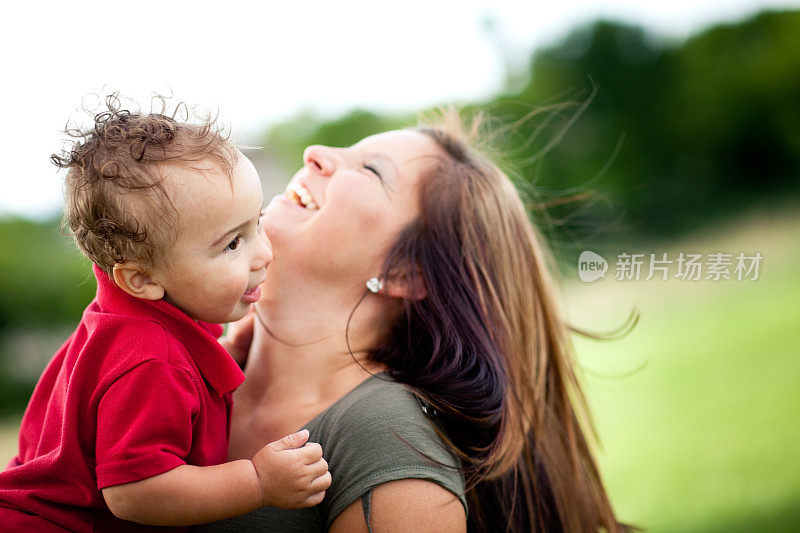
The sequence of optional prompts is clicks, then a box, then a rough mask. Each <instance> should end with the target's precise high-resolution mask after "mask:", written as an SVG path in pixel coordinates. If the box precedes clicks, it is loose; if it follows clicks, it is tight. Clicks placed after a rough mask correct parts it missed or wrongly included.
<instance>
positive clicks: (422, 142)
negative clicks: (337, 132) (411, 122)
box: [355, 130, 439, 164]
mask: <svg viewBox="0 0 800 533" xmlns="http://www.w3.org/2000/svg"><path fill="white" fill-rule="evenodd" d="M355 146H357V147H358V148H361V149H363V150H365V151H375V152H381V153H382V154H383V155H385V156H386V157H388V158H390V159H392V160H393V161H394V162H395V163H398V164H400V163H405V162H407V161H408V160H411V159H416V158H418V157H420V156H433V155H439V148H438V146H437V145H436V142H435V141H434V140H433V139H431V138H430V137H428V136H427V135H425V134H424V133H420V132H418V131H414V130H392V131H386V132H383V133H377V134H375V135H370V136H369V137H365V138H363V139H362V140H361V141H359V142H358V143H357V144H356V145H355Z"/></svg>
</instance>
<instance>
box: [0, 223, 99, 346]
mask: <svg viewBox="0 0 800 533" xmlns="http://www.w3.org/2000/svg"><path fill="white" fill-rule="evenodd" d="M0 272H2V273H3V282H2V285H0V333H1V332H2V331H3V330H4V329H6V328H9V327H11V326H21V325H25V326H32V325H49V324H54V323H63V322H76V323H77V321H78V320H79V319H80V316H81V313H82V312H83V308H84V307H85V306H86V305H87V304H88V303H89V301H91V299H92V298H93V297H94V292H95V284H94V278H93V277H92V274H91V269H90V268H89V261H88V260H86V259H85V258H83V257H82V256H81V255H80V254H79V253H78V252H77V250H76V249H75V247H74V246H73V245H72V243H71V242H69V239H68V238H67V237H66V236H64V235H63V234H62V233H61V230H60V226H59V223H58V222H57V221H50V222H31V221H27V220H22V219H6V220H0Z"/></svg>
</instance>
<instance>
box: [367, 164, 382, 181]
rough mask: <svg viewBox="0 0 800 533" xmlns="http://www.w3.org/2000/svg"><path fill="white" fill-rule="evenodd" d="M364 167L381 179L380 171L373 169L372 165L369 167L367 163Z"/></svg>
mask: <svg viewBox="0 0 800 533" xmlns="http://www.w3.org/2000/svg"><path fill="white" fill-rule="evenodd" d="M364 168H365V169H367V170H369V171H370V172H372V173H373V174H375V175H376V176H378V177H379V178H380V179H383V177H382V176H381V174H380V172H378V171H377V170H375V169H374V168H373V167H371V166H369V165H364Z"/></svg>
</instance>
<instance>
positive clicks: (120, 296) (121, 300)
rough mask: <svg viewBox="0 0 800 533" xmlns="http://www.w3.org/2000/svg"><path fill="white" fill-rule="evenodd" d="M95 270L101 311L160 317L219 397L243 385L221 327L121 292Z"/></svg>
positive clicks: (240, 374)
mask: <svg viewBox="0 0 800 533" xmlns="http://www.w3.org/2000/svg"><path fill="white" fill-rule="evenodd" d="M92 269H93V270H94V275H95V277H96V278H97V297H96V300H97V302H98V303H99V304H100V306H101V307H102V308H104V309H108V310H110V311H114V312H121V313H126V314H135V315H142V316H145V317H154V316H155V317H157V319H158V320H159V321H160V322H162V323H163V324H164V326H165V327H166V328H167V329H168V330H169V332H170V333H171V334H172V335H174V336H175V337H177V338H178V340H179V341H180V342H181V344H183V345H184V346H185V347H186V350H187V352H188V353H189V356H190V357H191V358H192V359H193V360H194V362H195V364H197V368H198V369H199V370H200V373H201V374H202V376H203V379H205V380H206V382H207V383H208V384H209V385H210V386H211V387H212V388H213V389H214V390H215V391H216V392H217V393H218V394H220V395H224V394H226V393H228V392H231V391H233V390H234V389H236V388H237V387H238V386H239V385H241V384H242V382H244V374H243V373H242V369H241V368H239V365H237V364H236V362H235V361H234V360H233V357H231V356H230V354H229V353H228V352H227V350H225V348H223V347H222V345H220V343H219V341H218V340H217V338H218V337H219V336H220V335H222V332H223V328H222V326H221V325H219V324H210V323H208V322H202V321H200V320H194V319H192V318H191V317H189V315H187V314H186V313H184V312H183V311H181V310H180V309H178V308H177V307H175V306H174V305H172V304H171V303H169V302H167V301H166V300H156V301H153V300H144V299H141V298H136V297H134V296H131V295H130V294H128V293H127V292H125V291H123V290H122V289H120V288H119V287H118V286H117V284H116V283H114V280H112V279H111V278H110V277H109V276H108V274H106V273H105V272H103V271H102V270H101V269H100V267H98V266H97V265H95V264H93V265H92Z"/></svg>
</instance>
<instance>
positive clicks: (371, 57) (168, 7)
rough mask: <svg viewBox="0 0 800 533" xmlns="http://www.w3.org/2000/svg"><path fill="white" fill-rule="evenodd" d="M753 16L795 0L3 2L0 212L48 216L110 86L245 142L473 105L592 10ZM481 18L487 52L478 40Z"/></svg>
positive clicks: (657, 22)
mask: <svg viewBox="0 0 800 533" xmlns="http://www.w3.org/2000/svg"><path fill="white" fill-rule="evenodd" d="M769 6H775V7H795V8H796V7H800V2H797V1H795V2H790V1H780V0H772V1H770V0H670V1H662V0H649V1H648V0H596V1H589V0H560V1H558V2H550V1H548V2H544V1H530V0H528V1H523V0H461V1H460V2H457V3H456V2H450V1H440V2H437V1H435V0H426V1H422V0H403V1H401V2H397V1H395V2H380V1H378V0H371V1H358V0H338V1H336V2H331V1H320V2H314V1H310V0H306V1H304V2H293V3H292V4H291V5H290V0H282V1H281V2H267V1H252V2H245V1H239V0H226V1H214V2H207V1H201V0H193V1H187V0H161V1H158V2H155V1H150V0H140V1H138V2H135V3H134V2H114V1H108V0H104V1H80V0H74V1H61V2H52V3H50V2H36V1H27V2H12V3H9V4H7V5H6V6H5V7H3V9H2V11H3V14H2V18H1V20H0V50H1V51H2V52H0V54H2V56H0V57H2V63H1V65H2V79H3V82H2V84H0V104H1V105H2V106H3V107H2V113H1V114H0V117H2V118H3V119H4V120H3V126H2V127H0V156H2V162H3V165H2V171H1V173H0V215H3V214H10V213H16V214H23V215H26V216H33V217H39V216H46V215H50V214H53V213H55V212H57V211H58V210H59V209H60V203H61V200H60V196H61V180H60V176H59V175H58V174H57V173H56V171H55V169H54V167H53V166H52V165H51V164H50V163H49V161H48V157H49V155H50V154H51V153H53V152H55V151H57V150H58V149H59V148H60V146H61V144H60V143H61V140H62V138H63V135H62V134H61V133H60V131H61V130H62V129H63V126H64V124H65V123H66V121H67V120H68V119H70V118H71V117H74V116H76V109H77V108H78V106H80V105H81V102H82V99H83V98H84V96H85V95H86V94H89V93H98V92H99V93H102V92H107V91H108V90H120V91H121V92H122V93H123V94H125V95H128V96H132V97H134V98H136V99H138V100H140V101H143V102H144V103H148V102H149V97H150V94H151V93H152V92H153V91H159V92H162V93H164V92H170V91H171V92H172V93H173V94H174V95H175V96H176V97H177V98H179V99H181V100H184V101H188V102H192V103H196V104H198V105H199V106H201V107H203V108H206V109H214V108H218V109H219V111H220V114H221V117H222V119H223V120H224V121H225V122H226V123H229V124H231V125H232V127H233V128H234V130H235V131H241V132H243V139H241V140H244V141H246V140H247V138H248V137H251V136H252V133H254V132H259V131H261V130H262V129H263V128H264V127H265V126H266V125H267V124H268V123H269V122H270V121H274V120H277V119H279V118H283V117H286V116H287V115H289V114H291V113H292V112H294V111H297V110H299V109H311V110H315V111H318V112H323V113H325V114H330V115H336V114H339V113H342V112H345V111H346V110H348V109H350V108H352V107H355V106H362V107H367V108H370V109H378V110H410V111H414V110H416V109H417V108H419V107H424V106H428V105H431V104H435V103H444V102H448V101H464V100H470V99H481V98H485V97H486V96H488V95H490V94H491V93H492V92H494V91H496V90H498V89H499V88H500V86H501V84H502V81H503V76H504V70H503V63H502V56H503V53H505V54H508V53H511V54H513V55H514V56H516V57H517V58H518V59H524V58H526V57H527V55H528V54H529V53H530V51H531V50H532V49H534V48H536V47H538V46H541V45H547V44H550V43H552V42H554V41H555V40H557V39H559V38H560V37H562V36H563V35H565V34H566V32H568V31H569V30H570V29H572V28H574V27H575V26H577V25H579V24H581V23H584V22H587V21H590V20H593V19H595V18H597V17H598V16H600V15H604V16H607V17H611V18H615V19H619V20H625V21H628V22H635V23H640V24H642V25H644V26H645V27H646V28H648V29H651V30H652V31H654V32H655V33H656V34H660V35H662V36H666V37H675V38H681V37H684V36H686V35H687V34H689V33H692V32H694V31H696V30H698V29H700V28H702V27H704V26H706V25H708V24H710V23H713V22H719V21H734V20H738V19H741V18H743V17H745V16H747V15H749V14H751V13H754V12H756V11H759V10H760V9H763V8H765V7H769ZM487 15H491V16H492V17H493V18H494V19H495V20H496V23H497V26H496V28H497V30H496V32H497V35H498V36H500V38H499V41H500V43H499V46H498V42H497V39H494V40H493V39H492V38H490V37H488V36H487V35H486V33H485V32H484V31H483V30H482V24H481V21H482V20H483V19H484V18H485V17H486V16H487ZM499 48H502V52H501V50H500V49H499ZM145 107H146V106H145ZM251 142H252V141H251Z"/></svg>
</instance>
